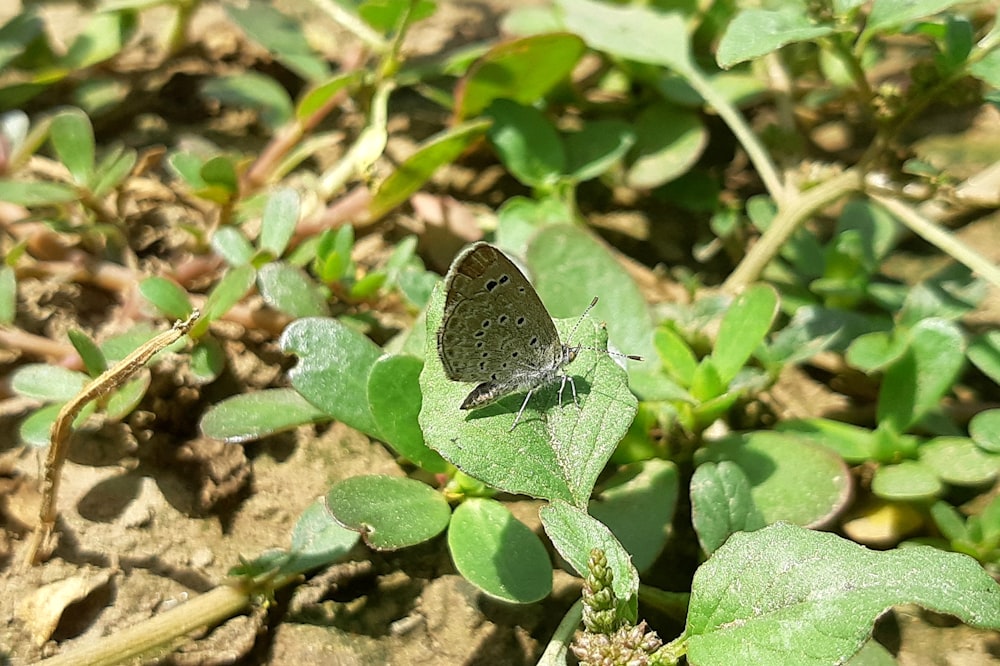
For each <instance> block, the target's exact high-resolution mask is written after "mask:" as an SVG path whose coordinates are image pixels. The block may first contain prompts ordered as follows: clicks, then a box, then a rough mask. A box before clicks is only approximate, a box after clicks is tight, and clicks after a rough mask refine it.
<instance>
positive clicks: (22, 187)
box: [0, 179, 79, 207]
mask: <svg viewBox="0 0 1000 666" xmlns="http://www.w3.org/2000/svg"><path fill="white" fill-rule="evenodd" d="M78 198H79V197H78V195H77V193H76V189H75V188H73V186H71V185H65V184H63V183H28V182H22V181H18V180H2V179H0V201H6V202H8V203H12V204H20V205H22V206H28V207H34V206H51V205H53V204H60V203H69V202H70V201H76V200H77V199H78Z"/></svg>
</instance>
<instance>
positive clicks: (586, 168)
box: [563, 120, 635, 183]
mask: <svg viewBox="0 0 1000 666" xmlns="http://www.w3.org/2000/svg"><path fill="white" fill-rule="evenodd" d="M563 140H564V143H565V146H566V176H567V177H568V178H569V179H570V180H572V181H573V182H575V183H581V182H583V181H586V180H590V179H591V178H597V177H598V176H600V175H601V174H602V173H605V172H606V171H608V170H609V169H610V168H611V167H612V166H614V164H615V162H617V161H618V160H620V159H621V158H622V157H624V156H625V153H626V152H628V149H629V148H631V147H632V145H633V144H634V143H635V133H634V132H633V131H632V126H631V125H629V124H628V123H626V122H624V121H621V120H594V121H591V122H588V123H587V124H586V125H584V126H583V129H581V130H580V131H578V132H570V133H568V134H566V135H565V136H564V137H563Z"/></svg>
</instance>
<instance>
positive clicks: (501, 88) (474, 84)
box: [455, 32, 585, 119]
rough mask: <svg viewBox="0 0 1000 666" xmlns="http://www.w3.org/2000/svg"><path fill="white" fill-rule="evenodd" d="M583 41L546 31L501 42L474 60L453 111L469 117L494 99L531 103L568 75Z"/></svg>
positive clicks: (571, 36)
mask: <svg viewBox="0 0 1000 666" xmlns="http://www.w3.org/2000/svg"><path fill="white" fill-rule="evenodd" d="M584 49H585V45H584V43H583V40H581V39H580V38H579V37H577V36H576V35H572V34H569V33H565V32H563V33H559V32H548V33H547V34H541V35H532V36H530V37H524V38H521V39H514V40H511V41H506V42H502V43H500V44H498V45H496V46H494V47H493V48H491V49H490V50H489V51H487V52H486V53H485V54H483V56H482V57H481V58H480V59H479V60H477V61H476V62H475V63H473V65H472V66H471V67H469V70H468V73H467V74H466V76H465V78H464V79H463V80H462V81H461V82H460V83H459V86H458V89H457V90H456V91H455V113H456V115H457V117H458V118H460V119H461V118H469V117H471V116H475V115H478V114H480V113H482V112H483V110H484V109H486V108H487V107H488V106H489V105H490V104H491V103H492V102H493V101H494V100H496V99H509V100H513V101H515V102H518V103H520V104H534V103H535V102H537V101H538V100H539V99H540V98H541V97H543V96H544V95H545V93H547V92H548V91H549V90H551V89H552V87H553V86H554V85H556V84H557V83H559V82H560V81H562V80H563V79H565V78H566V77H567V76H569V74H570V72H572V71H573V67H575V66H576V63H577V62H578V61H579V60H580V57H581V56H582V55H583V51H584Z"/></svg>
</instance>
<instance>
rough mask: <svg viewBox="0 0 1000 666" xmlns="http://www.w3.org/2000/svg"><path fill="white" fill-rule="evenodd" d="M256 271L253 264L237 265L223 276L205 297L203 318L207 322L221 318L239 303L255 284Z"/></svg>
mask: <svg viewBox="0 0 1000 666" xmlns="http://www.w3.org/2000/svg"><path fill="white" fill-rule="evenodd" d="M255 277H256V271H255V270H254V269H253V267H252V266H236V267H235V268H232V269H230V270H229V271H227V272H226V274H225V275H223V276H222V279H220V280H219V281H218V282H217V283H216V284H215V287H214V288H213V289H212V291H211V292H210V293H209V294H208V298H207V299H205V306H204V308H203V312H202V315H201V316H202V320H203V321H205V322H206V323H205V324H204V326H206V327H207V325H208V322H212V321H215V320H216V319H219V318H220V317H222V316H223V315H224V314H226V313H227V312H229V309H230V308H232V307H233V306H234V305H236V304H237V303H239V301H240V299H242V298H243V297H244V296H246V294H247V292H248V291H250V287H252V286H253V282H254V278H255Z"/></svg>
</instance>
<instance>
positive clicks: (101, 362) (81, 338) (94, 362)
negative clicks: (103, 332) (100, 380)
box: [66, 329, 108, 377]
mask: <svg viewBox="0 0 1000 666" xmlns="http://www.w3.org/2000/svg"><path fill="white" fill-rule="evenodd" d="M66 335H67V337H69V341H70V342H71V343H72V344H73V347H74V348H75V349H76V353H77V354H79V355H80V358H81V359H82V360H83V366H84V367H85V368H87V374H88V375H90V376H91V377H96V376H98V375H99V374H101V373H102V372H104V371H105V370H107V369H108V362H107V359H105V358H104V353H103V352H102V351H101V348H100V347H98V346H97V343H95V342H94V340H93V339H92V338H91V337H90V336H89V335H87V334H86V333H84V332H83V331H80V330H77V329H70V330H69V331H67V332H66Z"/></svg>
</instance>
